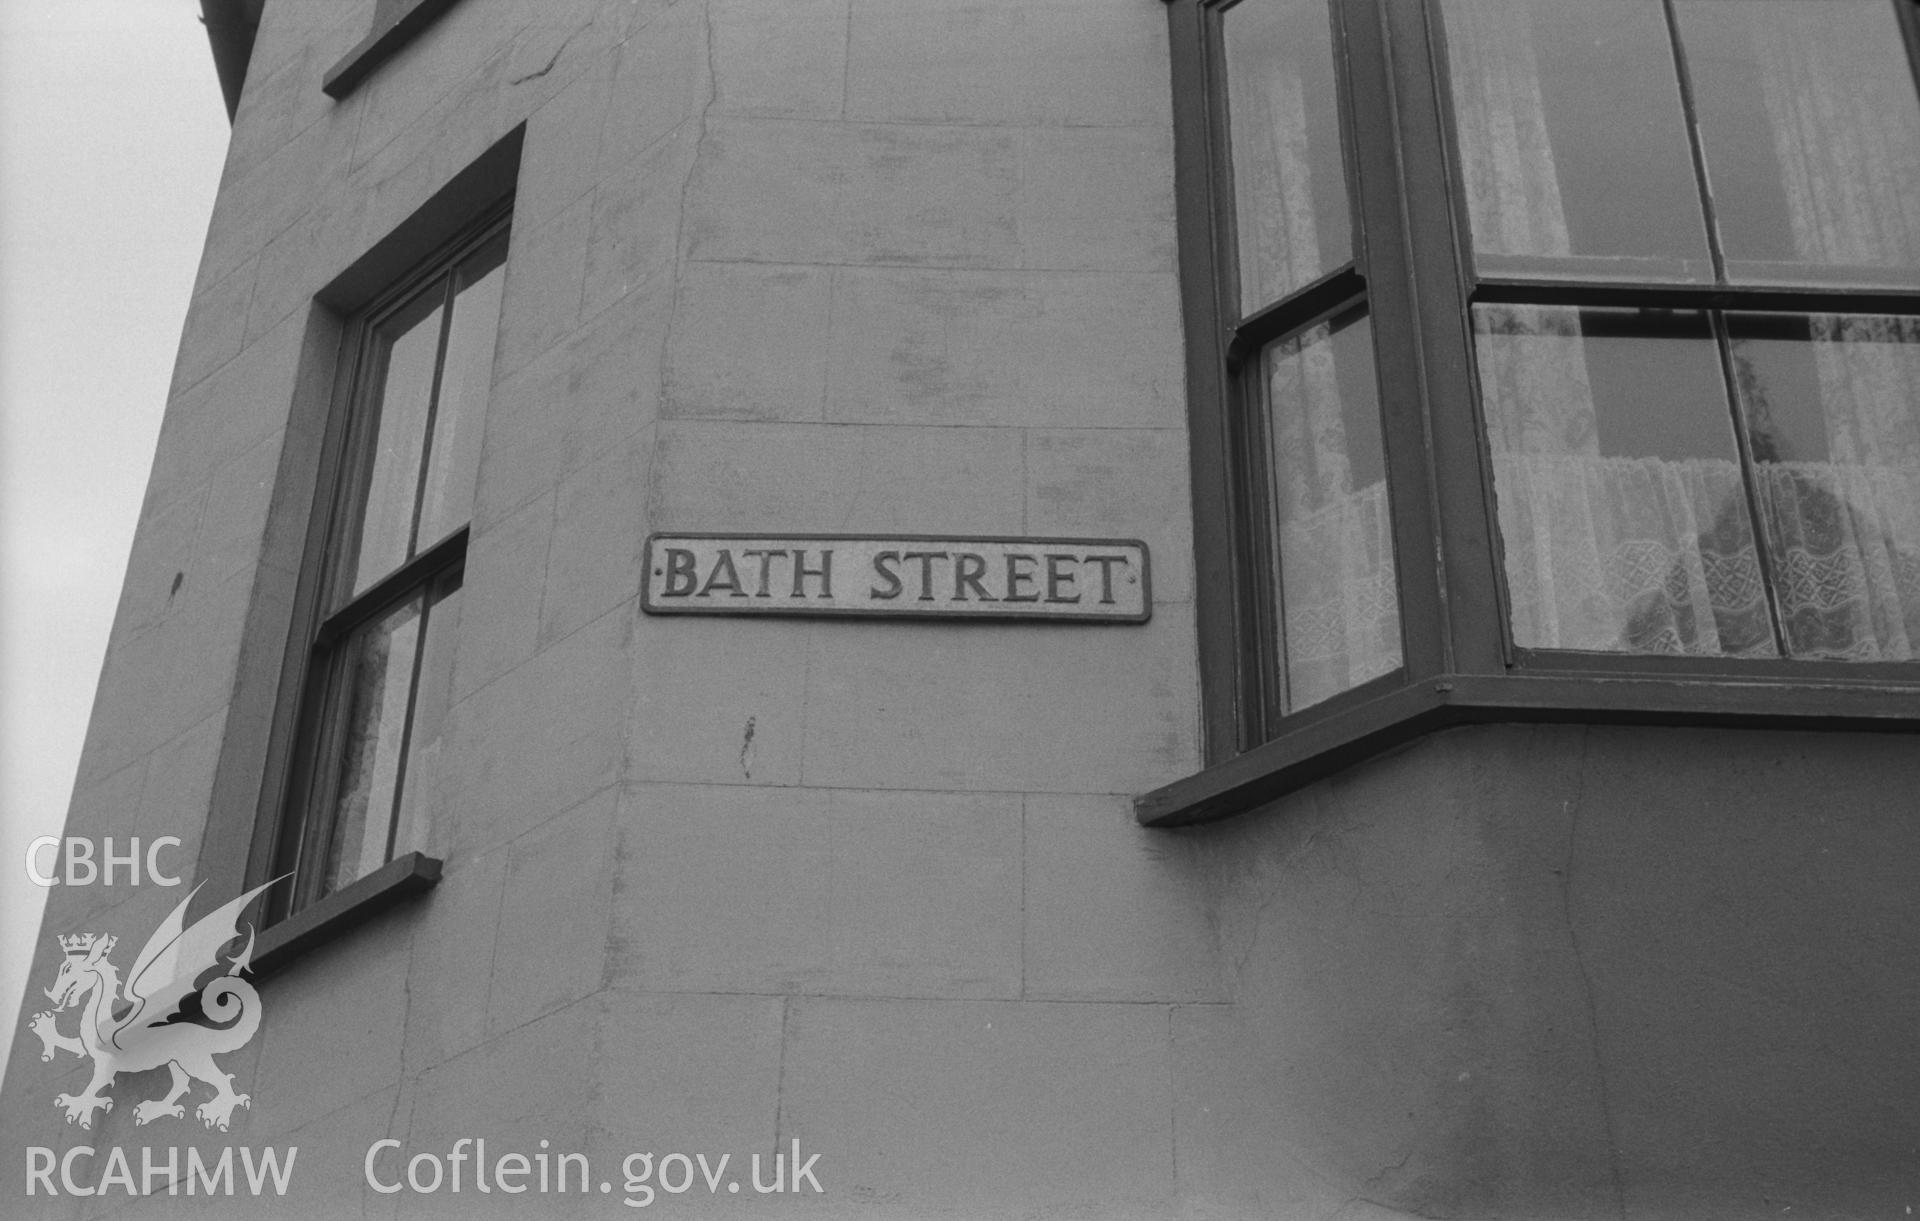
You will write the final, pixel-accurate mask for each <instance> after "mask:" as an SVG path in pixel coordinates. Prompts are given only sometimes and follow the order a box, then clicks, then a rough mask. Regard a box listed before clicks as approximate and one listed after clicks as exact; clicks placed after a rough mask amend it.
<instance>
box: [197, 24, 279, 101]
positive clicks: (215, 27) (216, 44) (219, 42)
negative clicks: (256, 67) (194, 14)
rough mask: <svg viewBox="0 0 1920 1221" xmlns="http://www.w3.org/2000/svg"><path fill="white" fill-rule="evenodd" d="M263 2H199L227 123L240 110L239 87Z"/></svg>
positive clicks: (242, 83) (242, 82) (242, 80)
mask: <svg viewBox="0 0 1920 1221" xmlns="http://www.w3.org/2000/svg"><path fill="white" fill-rule="evenodd" d="M265 3H266V0H200V23H201V24H202V25H204V26H206V27H207V42H208V43H209V44H210V45H211V46H212V48H213V70H214V72H215V73H216V74H217V75H218V76H219V77H220V95H221V97H223V98H224V99H226V103H227V121H228V122H232V121H233V116H234V114H235V112H237V111H238V110H239V109H240V88H241V86H243V85H245V84H246V82H247V61H248V60H250V59H252V58H253V36H254V32H255V31H257V30H258V29H259V28H260V10H261V8H262V7H263V6H264V5H265Z"/></svg>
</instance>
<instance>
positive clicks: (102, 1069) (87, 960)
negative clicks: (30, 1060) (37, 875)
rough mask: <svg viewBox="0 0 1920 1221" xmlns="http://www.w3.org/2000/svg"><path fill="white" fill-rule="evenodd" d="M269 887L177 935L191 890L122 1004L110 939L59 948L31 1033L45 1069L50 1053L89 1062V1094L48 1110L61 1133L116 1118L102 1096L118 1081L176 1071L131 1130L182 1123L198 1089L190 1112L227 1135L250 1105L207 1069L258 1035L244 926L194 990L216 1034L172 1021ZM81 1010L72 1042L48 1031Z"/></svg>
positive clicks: (136, 970) (157, 933)
mask: <svg viewBox="0 0 1920 1221" xmlns="http://www.w3.org/2000/svg"><path fill="white" fill-rule="evenodd" d="M278 880H279V879H277V878H276V879H275V881H278ZM271 885H273V883H272V882H268V883H267V884H266V886H259V887H255V888H254V889H253V890H250V891H248V892H247V893H246V894H243V895H241V896H240V897H239V898H237V899H235V900H234V901H233V902H231V903H228V904H227V905H226V906H224V907H222V908H220V909H219V910H218V911H215V912H212V913H210V914H208V915H206V916H203V917H201V918H200V919H199V920H196V921H194V923H193V924H192V926H191V927H188V928H186V929H185V930H184V931H182V927H181V926H182V925H184V924H185V923H186V913H187V904H188V903H190V902H192V901H193V896H194V895H196V894H198V893H199V892H200V887H198V886H195V887H194V888H193V890H192V891H191V892H189V893H188V895H187V897H186V898H184V899H182V900H180V905H179V906H178V907H176V908H174V909H173V913H172V914H171V915H169V916H168V917H167V918H166V919H165V920H162V921H161V922H160V927H159V928H157V929H155V930H154V932H153V936H151V937H149V938H147V944H146V945H144V946H142V947H141V948H140V954H139V956H138V957H136V958H135V959H134V960H133V970H132V972H131V973H130V974H129V975H128V977H127V993H126V996H125V997H124V998H122V997H121V995H120V973H119V970H118V969H117V968H116V967H115V966H114V965H113V964H112V963H111V962H109V961H107V955H108V954H109V953H110V952H111V951H112V950H113V947H114V945H115V944H116V942H117V939H116V938H113V937H102V936H100V935H98V934H95V933H78V934H75V935H73V936H70V937H61V938H60V948H61V949H62V950H63V951H65V952H66V956H67V957H66V961H64V962H62V963H61V964H60V973H59V974H58V975H56V976H55V977H54V980H53V987H51V988H48V989H47V990H46V995H47V999H48V1000H50V1001H52V1002H53V1008H52V1009H51V1010H45V1011H42V1012H40V1013H36V1014H34V1015H33V1019H32V1020H31V1021H30V1022H29V1023H28V1028H29V1029H31V1030H32V1031H33V1033H35V1034H37V1035H39V1036H40V1045H41V1052H40V1058H41V1059H42V1060H51V1059H53V1053H54V1052H55V1051H69V1052H72V1053H73V1054H74V1055H76V1056H91V1057H93V1082H92V1084H90V1085H89V1086H88V1087H87V1090H86V1092H85V1093H83V1094H60V1095H58V1096H56V1097H55V1098H54V1100H53V1101H54V1104H55V1105H56V1106H59V1107H62V1108H64V1109H65V1110H66V1112H67V1122H68V1123H78V1124H79V1125H80V1126H81V1127H83V1128H91V1127H92V1126H93V1113H94V1112H95V1111H97V1110H106V1111H111V1110H113V1099H111V1098H109V1097H107V1095H106V1092H105V1091H106V1089H107V1087H108V1086H110V1085H112V1084H113V1079H114V1077H115V1076H117V1075H118V1074H120V1073H138V1072H144V1071H146V1070H147V1069H150V1068H158V1067H159V1066H160V1065H162V1064H164V1065H166V1066H167V1067H168V1068H169V1069H171V1070H172V1071H173V1084H172V1086H171V1087H170V1088H169V1089H168V1090H167V1094H166V1097H164V1098H155V1099H151V1100H149V1101H146V1102H142V1103H140V1104H139V1105H138V1106H136V1107H134V1109H133V1117H134V1122H135V1123H141V1124H146V1123H152V1122H153V1121H154V1120H156V1119H159V1118H161V1117H163V1116H173V1117H176V1118H177V1117H179V1116H181V1115H183V1114H184V1111H183V1109H182V1107H181V1106H180V1102H179V1099H180V1096H181V1095H182V1094H184V1093H186V1092H187V1089H188V1086H189V1085H190V1084H191V1082H192V1081H193V1080H196V1079H197V1080H200V1081H204V1082H206V1083H207V1084H208V1085H211V1086H212V1087H213V1089H214V1095H213V1097H212V1098H211V1099H209V1100H208V1101H206V1102H203V1103H201V1104H200V1106H199V1107H198V1108H197V1109H196V1114H198V1115H199V1117H200V1120H201V1122H203V1123H205V1124H206V1125H207V1127H209V1128H218V1129H220V1130H221V1131H222V1132H224V1131H226V1130H227V1124H228V1123H229V1122H230V1121H231V1120H232V1118H233V1110H234V1108H235V1107H244V1106H250V1105H251V1104H252V1099H251V1098H250V1097H249V1096H248V1095H246V1094H236V1093H234V1092H233V1074H231V1073H223V1072H221V1071H220V1066H219V1065H217V1064H215V1063H214V1062H213V1057H215V1056H216V1055H221V1054H224V1053H226V1052H230V1051H233V1050H234V1049H235V1048H238V1047H243V1046H245V1045H246V1042H247V1040H248V1039H251V1038H252V1037H253V1033H254V1031H255V1030H257V1029H259V1027H260V994H259V993H257V992H255V991H254V990H253V985H252V984H250V983H248V982H247V981H246V980H244V979H241V978H239V976H240V972H242V971H244V970H246V969H247V966H248V964H249V963H251V962H252V960H253V928H252V926H251V925H249V926H248V928H247V944H246V947H245V948H244V949H242V950H241V951H240V953H239V954H238V955H235V956H234V957H233V958H232V959H230V960H229V963H228V965H227V970H226V973H225V974H223V975H220V976H217V977H215V978H214V979H213V981H212V982H210V983H208V984H207V986H206V987H204V988H201V989H199V999H200V1009H201V1012H202V1013H203V1014H205V1015H206V1016H207V1017H208V1018H210V1019H212V1020H213V1021H215V1022H218V1023H220V1025H218V1026H207V1025H202V1024H201V1023H199V1022H195V1021H190V1020H185V1019H184V1018H183V1017H182V1015H181V1014H180V1013H179V1012H178V1011H179V1010H180V1006H181V1002H182V1001H184V1000H186V999H187V997H188V995H189V994H190V993H192V992H194V990H195V989H194V981H195V980H196V979H198V978H199V977H200V976H202V975H204V974H206V973H207V972H208V971H209V970H213V969H217V968H218V967H220V966H221V965H222V963H221V960H220V951H221V950H222V949H223V948H224V947H225V946H226V945H227V944H228V943H229V942H232V941H235V940H238V939H239V937H240V930H239V928H238V922H239V919H240V913H241V911H242V910H244V909H245V908H246V906H247V904H248V903H251V902H252V901H253V899H254V897H255V896H256V895H258V894H259V893H260V892H261V891H263V890H265V889H266V888H267V886H271ZM82 1000H85V1001H86V1011H85V1012H84V1013H83V1014H82V1015H81V1018H80V1032H79V1036H78V1037H77V1038H71V1037H68V1036H66V1035H63V1034H61V1033H60V1031H59V1030H58V1029H57V1028H56V1027H55V1025H54V1014H55V1013H58V1012H59V1011H60V1010H62V1009H66V1008H68V1007H70V1006H73V1005H77V1004H79V1003H80V1002H81V1001H82ZM116 1009H118V1010H119V1014H118V1016H116V1015H115V1010H116ZM170 1019H171V1020H170Z"/></svg>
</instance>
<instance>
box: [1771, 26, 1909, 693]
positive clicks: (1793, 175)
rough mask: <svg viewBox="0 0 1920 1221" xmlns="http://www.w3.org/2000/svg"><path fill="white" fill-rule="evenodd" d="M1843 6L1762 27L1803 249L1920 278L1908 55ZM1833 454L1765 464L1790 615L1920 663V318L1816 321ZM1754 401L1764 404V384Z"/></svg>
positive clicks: (1813, 630) (1774, 546)
mask: <svg viewBox="0 0 1920 1221" xmlns="http://www.w3.org/2000/svg"><path fill="white" fill-rule="evenodd" d="M1850 10H1851V15H1856V16H1857V13H1858V9H1857V6H1854V5H1851V4H1846V3H1842V4H1839V5H1835V4H1831V3H1812V4H1792V5H1771V6H1768V8H1767V11H1766V13H1765V17H1764V19H1763V20H1759V21H1756V22H1754V23H1753V26H1752V31H1753V41H1754V58H1755V62H1756V63H1757V64H1758V65H1759V69H1760V75H1761V80H1762V82H1763V96H1764V99H1765V104H1766V112H1767V119H1768V123H1769V126H1770V127H1771V129H1772V132H1773V144H1774V152H1775V154H1776V156H1777V157H1778V159H1779V162H1780V169H1781V176H1782V183H1783V186H1784V187H1785V191H1786V197H1787V212H1788V217H1789V219H1790V221H1791V224H1792V229H1793V244H1794V252H1795V253H1796V254H1797V255H1798V256H1799V257H1800V258H1801V259H1802V260H1804V261H1805V262H1807V263H1810V264H1816V265H1826V266H1839V267H1848V266H1851V267H1863V268H1872V269H1897V268H1907V269H1913V270H1915V271H1916V272H1920V126H1917V125H1916V123H1915V119H1916V117H1920V116H1916V107H1915V102H1914V86H1913V78H1912V75H1911V73H1910V72H1909V70H1908V69H1907V65H1906V62H1905V57H1904V55H1901V54H1900V53H1899V52H1898V50H1897V49H1896V50H1894V51H1893V52H1892V55H1893V57H1894V58H1896V59H1897V60H1898V63H1897V66H1896V67H1895V69H1894V70H1892V71H1863V70H1862V69H1861V65H1868V64H1887V63H1888V60H1889V52H1888V48H1887V46H1886V45H1885V39H1884V35H1885V34H1892V35H1893V36H1894V38H1895V44H1894V45H1895V47H1896V48H1897V38H1898V35H1897V31H1894V30H1892V29H1891V28H1890V25H1891V23H1890V22H1889V23H1888V26H1889V28H1888V29H1886V30H1885V31H1877V30H1876V24H1875V23H1873V22H1868V21H1863V20H1858V19H1853V20H1848V19H1846V18H1847V17H1848V16H1849V15H1850ZM1811 330H1812V346H1813V355H1814V361H1815V365H1816V367H1817V369H1818V373H1819V385H1820V406H1821V410H1822V413H1823V415H1824V416H1825V419H1826V434H1827V452H1828V459H1829V460H1828V461H1824V462H1804V461H1802V462H1794V461H1787V462H1763V463H1761V464H1760V467H1759V493H1760V502H1761V512H1762V514H1763V515H1764V516H1765V517H1766V519H1767V529H1768V534H1769V535H1770V549H1771V553H1772V559H1773V566H1774V572H1775V582H1776V584H1777V586H1778V587H1779V598H1780V609H1781V616H1782V619H1783V623H1784V626H1785V628H1786V633H1787V640H1788V645H1789V648H1790V649H1791V651H1792V652H1793V653H1794V654H1795V655H1798V656H1804V657H1834V658H1848V659H1854V660H1888V661H1904V660H1911V659H1913V658H1915V657H1920V319H1914V318H1892V317H1865V316H1844V315H1816V316H1815V317H1814V318H1813V319H1812V327H1811ZM1746 389H1747V391H1748V394H1747V397H1748V400H1749V401H1750V402H1752V401H1756V400H1759V401H1764V396H1763V394H1759V393H1756V389H1757V388H1756V387H1753V386H1748V387H1746Z"/></svg>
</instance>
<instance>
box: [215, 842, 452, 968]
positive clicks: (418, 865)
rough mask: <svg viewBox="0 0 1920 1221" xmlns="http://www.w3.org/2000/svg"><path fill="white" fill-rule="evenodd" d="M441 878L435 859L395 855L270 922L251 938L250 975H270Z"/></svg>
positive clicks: (430, 886) (422, 890) (424, 890)
mask: <svg viewBox="0 0 1920 1221" xmlns="http://www.w3.org/2000/svg"><path fill="white" fill-rule="evenodd" d="M439 880H440V861H439V860H438V859H436V858H434V857H431V856H425V855H423V854H421V853H418V852H409V853H407V854H406V855H404V856H399V857H395V858H394V859H393V860H391V861H388V862H387V863H386V864H384V865H382V866H381V867H380V868H378V869H376V870H374V871H373V872H372V873H370V874H368V875H367V876H366V877H364V878H361V879H359V880H358V881H356V882H354V883H352V884H351V885H349V886H346V887H343V888H342V889H340V890H336V891H334V892H333V893H332V894H330V895H328V896H327V897H325V898H324V899H321V900H320V901H319V902H317V903H314V904H313V905H311V906H309V907H303V908H301V909H300V910H299V911H297V912H295V913H293V915H291V916H289V917H287V918H286V919H285V920H282V921H281V922H280V923H278V924H274V925H269V926H268V927H267V928H266V929H265V930H264V931H262V932H261V934H260V937H259V939H258V940H257V941H255V942H254V946H253V971H252V973H253V975H254V977H255V978H262V977H265V976H268V975H271V974H273V973H274V972H275V971H278V970H279V969H280V968H282V967H284V966H286V965H287V964H288V963H290V962H292V961H293V960H294V959H296V958H298V957H300V956H301V955H302V954H305V953H307V952H308V951H310V950H314V949H317V948H318V947H320V946H322V945H325V944H326V943H328V942H330V941H336V940H338V939H339V938H341V937H343V936H345V935H346V934H347V933H348V932H349V931H350V930H352V929H354V928H357V927H359V926H360V925H362V924H365V923H366V922H367V921H369V920H371V919H373V918H374V917H375V916H377V915H379V914H380V913H381V912H384V911H386V910H387V909H388V908H390V907H392V906H394V905H395V904H397V903H400V902H402V901H403V900H406V899H410V898H412V897H413V896H415V895H418V894H422V893H424V892H426V891H428V890H431V889H433V887H434V884H435V883H437V882H439Z"/></svg>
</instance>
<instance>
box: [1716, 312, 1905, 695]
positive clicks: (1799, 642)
mask: <svg viewBox="0 0 1920 1221" xmlns="http://www.w3.org/2000/svg"><path fill="white" fill-rule="evenodd" d="M1728 326H1729V330H1730V332H1731V334H1732V338H1733V352H1734V368H1735V371H1736V374H1737V376H1738V378H1739V382H1740V392H1741V398H1742V402H1743V405H1744V407H1745V409H1746V417H1747V420H1748V423H1749V426H1750V428H1751V429H1752V432H1753V454H1754V458H1755V463H1756V465H1755V469H1756V476H1755V482H1756V485H1757V490H1758V493H1759V501H1760V511H1761V513H1762V515H1763V517H1764V518H1765V522H1766V533H1767V549H1768V556H1769V558H1770V560H1771V561H1772V567H1773V577H1774V583H1775V586H1776V589H1777V596H1778V599H1779V604H1780V618H1781V625H1782V627H1783V628H1784V630H1785V633H1786V638H1787V651H1788V652H1789V653H1790V654H1791V655H1793V656H1795V657H1828V658H1846V659H1853V660H1862V661H1908V660H1912V659H1914V658H1915V657H1920V319H1915V318H1887V317H1870V316H1864V315H1837V314H1815V315H1812V316H1808V315H1786V316H1781V315H1770V316H1769V315H1758V314H1734V315H1731V316H1730V317H1729V319H1728Z"/></svg>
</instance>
